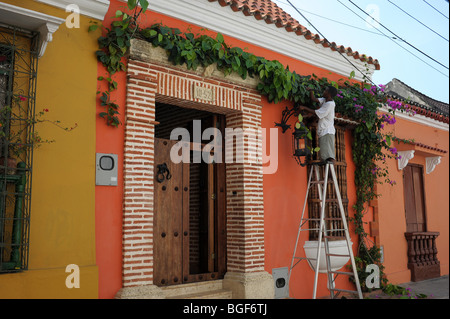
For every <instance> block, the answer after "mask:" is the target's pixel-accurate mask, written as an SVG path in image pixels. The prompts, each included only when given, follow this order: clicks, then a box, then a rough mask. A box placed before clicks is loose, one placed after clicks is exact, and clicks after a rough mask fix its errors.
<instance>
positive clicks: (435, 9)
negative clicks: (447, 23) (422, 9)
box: [423, 0, 448, 20]
mask: <svg viewBox="0 0 450 319" xmlns="http://www.w3.org/2000/svg"><path fill="white" fill-rule="evenodd" d="M423 2H425V3H426V4H428V5H429V6H430V7H432V8H433V9H434V10H436V11H437V12H439V13H440V14H442V15H443V16H444V17H446V18H447V20H448V17H447V16H446V15H445V14H443V13H442V12H441V11H439V10H438V9H436V8H435V7H433V6H432V5H431V4H429V3H428V2H427V1H425V0H423ZM447 2H448V1H447Z"/></svg>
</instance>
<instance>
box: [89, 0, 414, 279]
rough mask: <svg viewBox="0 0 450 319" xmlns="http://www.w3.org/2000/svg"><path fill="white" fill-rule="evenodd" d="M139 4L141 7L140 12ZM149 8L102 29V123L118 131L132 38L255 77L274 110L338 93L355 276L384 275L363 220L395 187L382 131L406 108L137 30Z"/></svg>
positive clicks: (354, 86)
mask: <svg viewBox="0 0 450 319" xmlns="http://www.w3.org/2000/svg"><path fill="white" fill-rule="evenodd" d="M138 3H139V4H140V5H141V7H140V8H139V9H138V6H137V4H138ZM147 6H148V1H146V0H139V1H137V0H133V1H132V0H128V9H129V11H127V12H123V11H120V10H119V11H117V12H116V14H115V17H114V18H115V20H114V21H113V22H112V25H111V27H110V28H106V32H105V35H103V36H101V37H100V38H99V39H98V43H99V50H98V51H97V52H96V55H97V58H98V60H99V62H101V63H102V64H103V66H104V67H105V68H106V70H107V71H108V73H109V76H106V77H99V81H106V82H107V83H108V90H106V91H105V92H99V94H100V104H101V106H103V107H105V109H106V110H105V112H101V113H100V116H101V117H102V118H104V119H105V120H106V124H107V125H110V126H115V127H117V126H119V125H120V121H119V119H118V115H119V105H117V104H116V103H115V102H114V101H112V99H111V93H112V92H113V91H114V90H115V89H116V88H117V83H116V82H115V81H114V80H113V79H112V77H113V75H114V74H115V73H117V72H121V71H124V70H125V64H124V62H123V58H124V57H125V55H126V53H127V51H128V49H129V47H130V45H131V41H130V40H131V39H132V38H139V39H142V40H145V41H148V42H150V43H152V44H153V46H155V47H161V48H164V49H165V50H166V51H167V56H168V60H169V61H170V62H172V63H173V64H174V65H182V64H185V65H186V67H187V68H188V69H192V70H195V69H197V67H199V66H202V67H207V66H208V65H211V64H213V63H216V64H217V68H218V69H219V70H221V71H222V72H223V73H224V74H225V75H229V74H231V73H232V72H235V73H237V74H239V75H240V76H241V77H242V78H243V79H246V78H247V77H249V76H250V77H255V76H257V77H258V78H259V83H258V85H257V90H258V91H259V92H260V93H261V94H262V95H264V96H266V97H267V99H268V101H269V102H271V103H275V104H276V103H280V102H282V101H291V102H293V103H297V104H300V105H306V104H308V103H309V93H308V91H307V88H308V87H309V88H312V89H314V90H315V91H316V92H322V91H323V88H324V87H325V86H328V85H333V86H335V87H337V88H338V89H339V92H338V95H337V96H336V98H335V101H336V112H337V113H339V114H341V115H343V116H346V117H348V118H350V119H352V120H354V121H356V122H357V123H358V124H357V126H356V128H355V129H354V130H353V145H352V151H353V161H354V163H355V166H356V171H355V185H356V195H357V199H356V203H355V205H354V206H353V208H354V210H355V214H354V217H353V218H352V221H353V222H354V225H355V233H356V234H357V236H358V241H359V245H358V253H357V258H358V261H359V263H358V265H359V266H358V268H359V269H358V272H359V274H360V275H361V276H360V278H365V276H366V275H367V274H365V264H366V263H368V262H371V263H374V264H379V265H380V266H381V269H382V265H381V264H380V263H379V258H380V254H379V248H378V247H376V246H375V245H374V244H373V243H372V244H371V243H369V242H368V234H367V233H366V232H365V230H364V225H365V222H364V215H365V214H366V212H367V210H368V203H369V202H370V201H371V200H372V199H375V198H376V197H377V196H379V195H378V194H377V193H376V191H375V186H376V184H377V183H383V182H385V183H389V184H391V185H394V184H395V181H392V180H390V179H389V174H388V169H387V165H386V160H387V158H398V157H399V156H398V154H397V150H396V149H395V148H393V147H391V141H392V138H393V135H392V134H390V133H386V128H387V126H388V125H393V124H395V112H398V111H401V112H410V111H411V110H410V108H409V105H407V104H405V103H402V102H397V101H391V100H389V99H387V98H386V97H385V96H384V93H383V90H384V87H383V86H381V85H380V86H375V85H370V84H369V83H367V82H365V81H364V82H363V83H352V82H351V81H350V80H351V78H352V77H353V76H354V74H352V75H351V76H350V78H349V79H341V80H339V81H337V82H334V81H330V80H329V79H327V78H325V77H322V78H318V77H317V76H315V75H300V74H298V73H296V72H295V71H291V70H289V67H285V66H283V65H282V64H281V63H280V62H279V61H276V60H267V59H265V58H263V57H259V56H255V55H254V54H251V53H249V52H246V51H244V50H243V49H241V48H238V47H231V46H229V45H228V44H227V43H226V42H225V40H224V37H223V35H222V34H220V33H218V34H217V35H216V37H215V38H213V37H210V36H207V35H201V34H193V33H190V32H186V33H183V32H181V31H180V30H179V29H176V28H170V27H168V26H164V25H162V24H160V23H159V24H154V25H152V26H150V27H147V28H143V29H142V28H140V27H139V16H140V14H141V13H142V12H145V10H146V9H147ZM130 11H131V12H130ZM384 105H385V106H386V107H387V108H385V109H387V112H383V113H381V115H380V112H378V111H379V110H380V108H382V107H383V106H384Z"/></svg>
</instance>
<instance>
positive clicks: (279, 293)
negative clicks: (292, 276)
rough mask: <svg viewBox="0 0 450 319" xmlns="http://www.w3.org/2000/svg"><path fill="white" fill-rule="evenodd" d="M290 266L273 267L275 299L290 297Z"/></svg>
mask: <svg viewBox="0 0 450 319" xmlns="http://www.w3.org/2000/svg"><path fill="white" fill-rule="evenodd" d="M288 273H289V268H288V267H282V268H274V269H272V277H273V282H274V285H275V299H286V298H289V282H288Z"/></svg>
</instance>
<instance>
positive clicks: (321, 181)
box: [310, 179, 333, 184]
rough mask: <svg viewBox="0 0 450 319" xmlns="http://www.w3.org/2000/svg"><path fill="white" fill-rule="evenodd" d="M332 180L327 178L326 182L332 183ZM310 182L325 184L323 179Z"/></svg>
mask: <svg viewBox="0 0 450 319" xmlns="http://www.w3.org/2000/svg"><path fill="white" fill-rule="evenodd" d="M332 183H333V180H330V179H329V180H328V181H327V184H332ZM310 184H325V180H320V181H311V182H310Z"/></svg>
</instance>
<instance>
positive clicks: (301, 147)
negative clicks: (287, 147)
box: [292, 122, 311, 166]
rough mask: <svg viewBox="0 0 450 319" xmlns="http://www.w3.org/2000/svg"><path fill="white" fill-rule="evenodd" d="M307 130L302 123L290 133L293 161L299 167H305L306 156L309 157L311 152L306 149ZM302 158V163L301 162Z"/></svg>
mask: <svg viewBox="0 0 450 319" xmlns="http://www.w3.org/2000/svg"><path fill="white" fill-rule="evenodd" d="M308 132H309V130H308V128H307V127H306V126H305V124H303V123H301V122H300V123H297V124H296V125H295V128H294V132H293V133H292V150H293V152H294V157H295V160H296V161H297V163H298V164H300V165H301V166H305V165H306V160H307V156H309V155H311V151H310V149H309V148H308V144H307V141H306V139H307V136H308ZM302 158H304V161H303V162H302Z"/></svg>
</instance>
